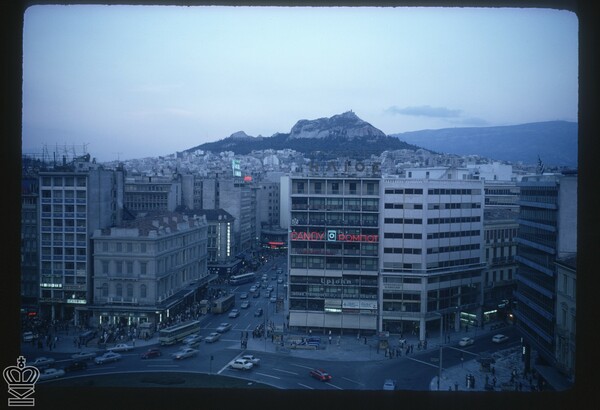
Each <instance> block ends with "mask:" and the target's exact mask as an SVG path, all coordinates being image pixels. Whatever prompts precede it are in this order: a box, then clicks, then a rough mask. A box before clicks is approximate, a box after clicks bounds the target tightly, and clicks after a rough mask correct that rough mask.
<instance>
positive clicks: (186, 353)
mask: <svg viewBox="0 0 600 410" xmlns="http://www.w3.org/2000/svg"><path fill="white" fill-rule="evenodd" d="M197 354H198V351H197V350H196V349H192V348H191V347H184V348H183V349H181V350H179V351H178V352H175V353H173V354H172V356H173V359H175V360H181V359H185V358H187V357H194V356H196V355H197Z"/></svg>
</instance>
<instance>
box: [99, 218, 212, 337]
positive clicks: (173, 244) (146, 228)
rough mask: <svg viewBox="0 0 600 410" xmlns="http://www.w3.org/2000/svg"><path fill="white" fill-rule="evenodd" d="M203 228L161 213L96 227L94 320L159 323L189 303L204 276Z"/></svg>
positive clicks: (196, 221)
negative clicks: (104, 226)
mask: <svg viewBox="0 0 600 410" xmlns="http://www.w3.org/2000/svg"><path fill="white" fill-rule="evenodd" d="M207 227H208V224H207V222H206V218H205V217H195V218H194V217H188V216H186V215H180V214H176V213H161V214H157V215H154V216H149V217H144V218H139V219H136V220H134V221H128V222H126V223H123V224H122V225H121V226H119V227H112V228H106V229H98V230H96V231H95V232H94V234H93V236H92V241H93V249H94V280H93V283H94V306H93V307H92V310H93V311H94V319H95V320H94V323H95V324H100V325H105V324H114V325H131V324H139V323H143V322H152V323H154V324H158V323H160V322H162V321H163V320H166V319H167V318H169V317H170V316H171V315H175V314H176V313H178V311H179V309H180V308H181V307H182V306H183V305H185V304H186V302H189V303H192V302H194V301H195V298H196V297H197V294H198V292H199V291H200V290H201V289H202V287H203V286H205V285H206V284H207V280H208V271H207V252H206V249H207V230H208V229H207Z"/></svg>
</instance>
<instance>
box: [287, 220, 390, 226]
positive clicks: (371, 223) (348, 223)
mask: <svg viewBox="0 0 600 410" xmlns="http://www.w3.org/2000/svg"><path fill="white" fill-rule="evenodd" d="M292 224H293V225H307V226H308V225H320V226H324V225H329V226H373V227H376V226H378V221H345V220H330V219H319V220H312V219H311V220H307V219H297V221H294V222H292Z"/></svg>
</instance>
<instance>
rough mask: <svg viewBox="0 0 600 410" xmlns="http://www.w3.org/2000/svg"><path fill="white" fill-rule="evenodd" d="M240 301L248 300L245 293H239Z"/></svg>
mask: <svg viewBox="0 0 600 410" xmlns="http://www.w3.org/2000/svg"><path fill="white" fill-rule="evenodd" d="M240 299H248V293H246V292H242V293H240Z"/></svg>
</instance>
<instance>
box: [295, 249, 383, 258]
mask: <svg viewBox="0 0 600 410" xmlns="http://www.w3.org/2000/svg"><path fill="white" fill-rule="evenodd" d="M290 255H327V256H378V253H377V251H366V250H363V251H360V250H353V249H348V250H344V251H341V250H331V249H292V250H291V252H290Z"/></svg>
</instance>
